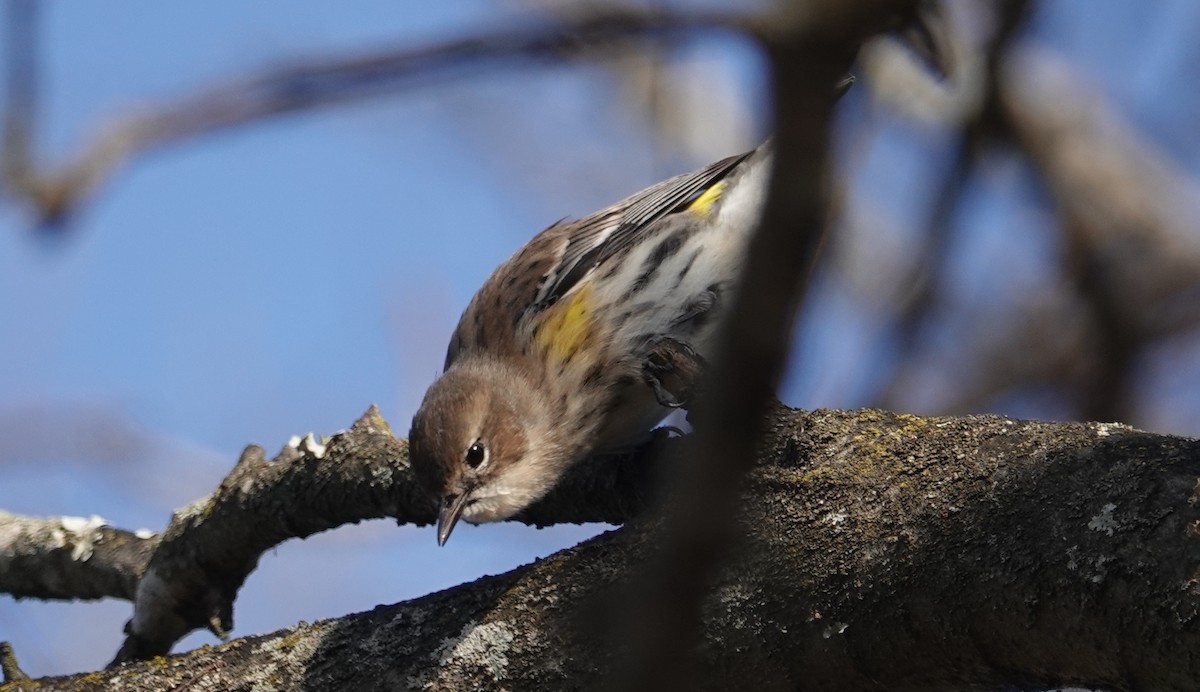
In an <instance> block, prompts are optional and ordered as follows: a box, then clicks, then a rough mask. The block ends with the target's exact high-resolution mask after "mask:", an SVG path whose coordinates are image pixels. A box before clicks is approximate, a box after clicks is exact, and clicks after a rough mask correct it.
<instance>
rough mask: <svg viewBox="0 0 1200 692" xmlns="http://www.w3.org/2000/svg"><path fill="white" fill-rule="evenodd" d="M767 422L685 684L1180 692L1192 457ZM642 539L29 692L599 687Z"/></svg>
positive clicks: (633, 528)
mask: <svg viewBox="0 0 1200 692" xmlns="http://www.w3.org/2000/svg"><path fill="white" fill-rule="evenodd" d="M766 427H767V430H768V434H767V437H766V440H765V442H764V444H763V446H762V448H761V451H760V453H759V459H758V462H759V463H758V465H757V466H755V468H754V469H753V470H752V471H751V472H750V473H749V475H748V476H747V479H746V481H747V482H746V484H745V487H744V499H745V501H746V504H745V514H744V515H743V516H742V519H743V521H744V522H745V524H746V525H747V526H748V527H749V528H750V533H749V535H748V537H747V540H746V542H745V543H742V544H739V546H738V548H737V552H736V554H735V555H733V556H729V557H728V558H727V559H726V560H724V561H723V562H722V564H721V568H720V570H719V571H718V572H716V573H715V575H714V580H713V583H712V586H713V589H712V590H711V591H710V592H709V595H708V596H707V597H706V599H705V601H704V606H703V620H704V627H705V639H704V640H703V641H701V642H700V643H699V644H698V645H697V646H696V647H695V648H694V649H693V650H692V655H693V656H694V657H695V661H696V665H697V666H698V672H699V674H700V677H698V678H697V679H698V680H699V687H701V688H708V689H752V688H767V689H778V688H793V689H794V688H798V687H804V688H808V689H823V690H932V691H938V690H947V691H949V690H956V691H957V690H963V689H994V688H1001V687H1025V688H1030V689H1039V688H1040V689H1045V688H1049V687H1055V686H1065V685H1076V686H1078V685H1083V686H1093V687H1102V688H1105V689H1112V690H1134V689H1162V690H1168V689H1172V690H1173V689H1179V690H1183V689H1195V688H1196V686H1197V682H1198V681H1200V657H1197V656H1195V651H1196V650H1197V647H1200V617H1198V616H1200V572H1198V569H1197V568H1198V565H1200V540H1198V536H1197V529H1196V527H1197V526H1200V524H1198V523H1197V521H1198V520H1200V511H1198V509H1197V507H1196V505H1197V504H1198V503H1200V495H1198V494H1197V493H1196V491H1195V488H1196V487H1197V475H1198V474H1200V442H1196V441H1193V440H1185V439H1180V438H1174V437H1168V436H1159V435H1153V434H1150V433H1145V432H1140V431H1137V430H1133V429H1131V428H1127V427H1124V426H1118V425H1101V424H1080V423H1036V422H1024V421H1014V420H1010V419H1006V418H1001V417H997V416H976V417H969V418H919V417H915V416H905V415H895V414H891V413H886V412H882V411H875V410H865V411H855V412H839V411H815V412H812V413H808V414H806V413H801V412H794V411H787V410H780V411H777V412H776V413H775V414H773V415H772V416H771V418H770V419H769V421H768V423H767V426H766ZM680 451H681V448H675V449H674V450H673V453H679V452H680ZM652 528H653V524H652V523H650V522H640V521H639V522H635V523H633V524H630V525H628V526H626V527H624V528H621V529H618V530H617V531H613V532H609V533H607V534H604V535H602V536H599V537H597V538H595V539H592V540H590V541H587V542H585V543H583V544H581V545H579V546H576V547H574V548H571V549H568V550H564V551H562V552H560V553H557V554H556V555H554V556H551V557H550V558H548V559H546V560H542V561H539V562H537V563H534V564H532V565H527V566H525V567H522V568H519V569H517V570H514V571H512V572H509V573H507V574H503V575H499V576H495V577H486V578H483V579H480V580H478V581H475V582H472V583H470V584H465V585H462V586H459V587H456V588H454V589H451V590H448V591H443V592H439V593H436V594H431V595H429V596H425V597H422V598H420V599H416V600H414V601H410V602H407V603H402V604H398V605H393V606H386V607H379V608H376V609H374V610H372V611H370V612H367V613H360V614H357V615H351V616H347V617H344V618H339V619H336V620H327V621H322V622H318V623H315V624H311V625H309V624H301V625H298V626H297V627H294V628H290V629H288V630H284V631H281V632H277V633H275V634H271V635H266V636H257V637H251V638H247V639H244V640H239V641H235V642H231V643H229V644H227V645H224V646H220V647H216V648H207V647H206V648H203V649H200V650H197V651H193V652H191V653H188V654H186V655H183V656H179V657H172V658H169V659H159V660H155V661H152V662H148V663H140V664H131V665H126V666H122V667H121V668H119V669H116V670H113V671H110V672H109V673H108V674H105V675H104V676H87V675H81V676H75V677H72V678H46V679H42V680H39V681H37V682H38V684H40V685H41V687H40V689H63V688H68V687H69V688H70V689H97V690H98V689H107V690H134V689H138V690H140V689H165V688H171V687H173V686H176V685H182V684H190V685H203V686H205V687H206V688H209V689H228V690H249V689H251V688H253V687H254V686H255V685H259V686H262V685H267V686H270V687H274V688H307V689H362V690H383V689H396V688H419V687H424V686H432V687H433V688H436V689H555V688H580V687H589V688H594V687H597V686H600V685H602V684H603V683H604V682H605V681H606V680H609V679H611V678H609V677H608V676H610V675H611V674H612V673H613V671H614V670H615V669H616V666H617V665H618V662H619V661H620V660H622V656H623V655H624V653H623V651H622V650H621V645H620V644H615V643H614V642H613V641H612V640H611V639H608V638H605V637H602V636H600V635H599V634H598V633H599V632H601V631H602V630H603V627H601V626H600V624H601V623H602V622H603V621H604V620H605V619H606V618H607V615H606V614H607V613H610V612H611V611H613V610H614V609H615V608H616V607H617V606H616V604H615V603H614V602H613V598H614V597H619V596H620V594H623V593H625V587H626V586H627V585H628V584H629V582H630V581H631V580H632V579H635V578H636V575H637V573H638V570H637V567H636V565H638V564H639V563H641V562H642V561H644V560H645V559H646V557H647V556H646V553H647V551H652V550H655V547H654V546H655V543H654V542H653V541H651V540H647V539H648V537H649V533H648V532H650V531H652ZM15 689H20V688H19V687H17V688H15Z"/></svg>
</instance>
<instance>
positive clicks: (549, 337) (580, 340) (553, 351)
mask: <svg viewBox="0 0 1200 692" xmlns="http://www.w3.org/2000/svg"><path fill="white" fill-rule="evenodd" d="M592 308H593V305H592V287H591V285H590V284H584V285H583V286H581V287H580V288H579V290H578V291H576V292H575V293H574V295H572V296H571V297H570V298H567V299H566V300H564V301H562V302H560V303H559V304H558V305H555V306H554V307H553V308H551V309H550V312H551V314H550V315H549V316H547V318H546V321H545V322H542V325H541V326H540V327H538V330H537V334H536V335H535V338H536V339H537V341H538V343H539V344H541V345H542V347H543V348H545V349H546V350H547V351H548V352H549V353H550V355H551V356H553V357H555V358H557V359H559V360H568V359H569V358H570V357H571V356H573V355H574V354H575V352H576V351H578V350H579V349H580V348H581V347H582V346H583V345H584V342H585V341H587V339H588V338H589V337H591V334H592Z"/></svg>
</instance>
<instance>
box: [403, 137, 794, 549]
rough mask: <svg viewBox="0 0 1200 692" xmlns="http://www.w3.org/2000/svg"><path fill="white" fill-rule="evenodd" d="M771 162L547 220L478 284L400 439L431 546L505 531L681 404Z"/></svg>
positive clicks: (731, 161) (756, 155) (695, 376)
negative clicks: (581, 464) (588, 463)
mask: <svg viewBox="0 0 1200 692" xmlns="http://www.w3.org/2000/svg"><path fill="white" fill-rule="evenodd" d="M771 159H772V147H771V141H770V140H767V141H766V142H765V143H763V144H762V145H760V146H759V147H757V148H756V149H754V150H751V151H749V152H746V153H743V154H739V155H736V156H731V157H728V158H725V159H722V160H720V161H717V162H716V163H713V164H710V165H708V166H706V167H704V168H701V169H699V170H697V171H693V172H691V173H686V174H683V175H678V176H675V177H673V178H670V179H668V180H665V181H663V182H660V183H658V184H656V185H653V186H651V187H649V188H647V189H645V190H642V191H641V192H638V193H636V194H633V195H632V196H630V197H627V198H626V199H624V200H621V201H620V202H617V203H615V204H613V205H611V206H609V207H606V208H604V209H602V210H600V211H597V212H595V213H592V214H590V215H587V216H584V217H582V218H579V219H576V220H563V221H559V222H557V223H554V224H552V225H551V226H550V227H548V228H546V229H545V230H544V231H542V232H541V233H539V234H538V235H536V236H534V237H533V238H532V239H531V240H530V241H529V242H528V243H526V244H525V245H524V246H523V247H521V248H520V249H519V250H517V252H516V253H515V254H513V255H512V256H511V257H510V258H509V259H508V260H507V261H505V262H504V263H503V264H501V265H500V266H499V267H498V268H497V269H496V270H495V271H494V272H493V273H492V274H491V276H490V277H489V278H488V279H487V280H486V281H485V282H484V284H483V286H482V287H481V288H480V289H479V291H478V292H476V294H475V295H474V297H473V298H472V299H471V302H470V303H469V304H468V306H467V308H466V310H465V311H464V312H463V314H462V317H461V318H460V320H459V323H458V326H457V328H456V329H455V330H454V333H453V335H452V337H451V339H450V344H449V347H448V348H447V353H446V361H445V366H444V369H443V372H442V374H441V375H440V376H439V377H438V378H437V379H435V380H434V382H433V383H432V384H431V385H430V386H429V388H428V390H427V391H426V393H425V397H424V399H423V401H422V402H421V405H420V407H419V408H418V410H417V413H416V414H415V415H414V416H413V421H412V428H411V430H410V433H409V460H410V464H411V468H412V470H413V473H414V475H415V477H416V478H417V480H418V481H419V483H420V484H421V485H422V486H423V487H424V489H425V492H426V493H428V495H429V497H430V498H431V500H432V501H433V502H435V503H436V505H437V508H438V517H437V541H438V545H439V546H440V545H445V543H446V541H447V540H448V539H449V537H450V534H451V532H452V531H453V530H454V527H455V526H456V525H457V524H458V522H459V521H460V520H465V521H467V522H469V523H474V524H479V523H485V522H491V521H500V520H504V519H507V518H509V517H511V516H513V515H515V514H517V513H518V512H520V511H521V510H523V509H524V508H526V507H528V506H529V505H530V504H532V503H533V502H535V501H537V500H538V499H540V498H541V497H543V496H544V495H545V494H546V493H547V492H549V490H550V489H551V488H553V487H554V485H555V484H556V482H557V481H558V479H559V478H561V477H562V475H563V473H564V472H566V470H567V469H568V468H570V467H571V465H572V464H574V463H576V462H578V461H580V460H583V459H585V458H588V457H590V456H593V455H596V454H601V453H605V452H612V451H620V450H627V449H631V448H633V447H635V446H636V445H638V444H640V443H642V442H644V441H646V440H647V439H649V437H650V436H651V434H652V430H653V429H654V428H655V426H656V425H658V424H659V423H661V422H662V421H663V419H664V418H665V417H666V416H667V415H668V414H670V413H671V411H672V410H674V409H677V408H681V407H682V408H687V407H688V405H689V404H690V403H691V399H692V398H693V396H694V390H695V389H696V385H697V380H699V379H700V377H701V376H702V375H703V372H704V368H705V365H706V363H707V359H708V358H709V357H711V355H712V348H713V345H714V334H715V330H716V327H717V325H718V323H719V322H720V318H721V315H722V312H723V311H724V310H725V309H726V307H727V306H728V305H729V304H730V302H731V296H732V292H733V291H734V290H735V289H736V285H737V281H738V272H739V269H740V267H741V264H742V260H743V257H744V255H745V252H746V246H747V244H748V240H749V237H750V235H751V234H752V233H753V230H754V228H755V227H756V226H757V222H758V217H759V213H760V210H761V207H762V204H763V200H764V197H765V192H766V187H767V177H768V175H769V171H770V166H771Z"/></svg>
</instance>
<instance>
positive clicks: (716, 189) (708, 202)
mask: <svg viewBox="0 0 1200 692" xmlns="http://www.w3.org/2000/svg"><path fill="white" fill-rule="evenodd" d="M727 186H728V183H726V182H725V181H724V180H722V181H720V182H718V183H717V184H716V185H713V186H712V187H710V188H708V189H707V190H705V191H704V193H703V194H701V195H700V196H699V197H697V198H696V199H695V201H693V202H692V203H691V204H689V205H688V207H687V210H688V211H690V212H692V213H694V214H699V215H700V216H708V215H709V214H710V213H712V208H713V205H714V204H716V203H717V200H718V199H721V194H722V193H724V192H725V188H726V187H727Z"/></svg>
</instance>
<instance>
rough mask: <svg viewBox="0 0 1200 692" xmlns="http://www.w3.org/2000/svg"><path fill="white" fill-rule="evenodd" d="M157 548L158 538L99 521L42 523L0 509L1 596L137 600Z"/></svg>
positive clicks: (54, 519) (74, 519) (70, 519)
mask: <svg viewBox="0 0 1200 692" xmlns="http://www.w3.org/2000/svg"><path fill="white" fill-rule="evenodd" d="M157 546H158V537H157V536H155V535H153V534H149V535H146V534H141V533H132V532H129V531H123V530H121V529H116V528H112V527H110V526H108V525H107V524H106V523H105V522H104V520H103V519H101V518H100V517H97V516H92V517H91V518H84V517H51V518H45V519H42V518H34V517H22V516H18V515H16V514H11V513H9V512H5V511H3V510H0V593H7V594H10V595H12V596H14V597H16V598H41V599H94V598H124V599H127V600H133V594H134V590H135V589H136V588H137V583H138V579H140V578H141V570H142V569H144V568H145V565H146V560H147V559H148V558H149V556H150V554H151V553H153V552H154V549H155V548H156V547H157Z"/></svg>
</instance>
